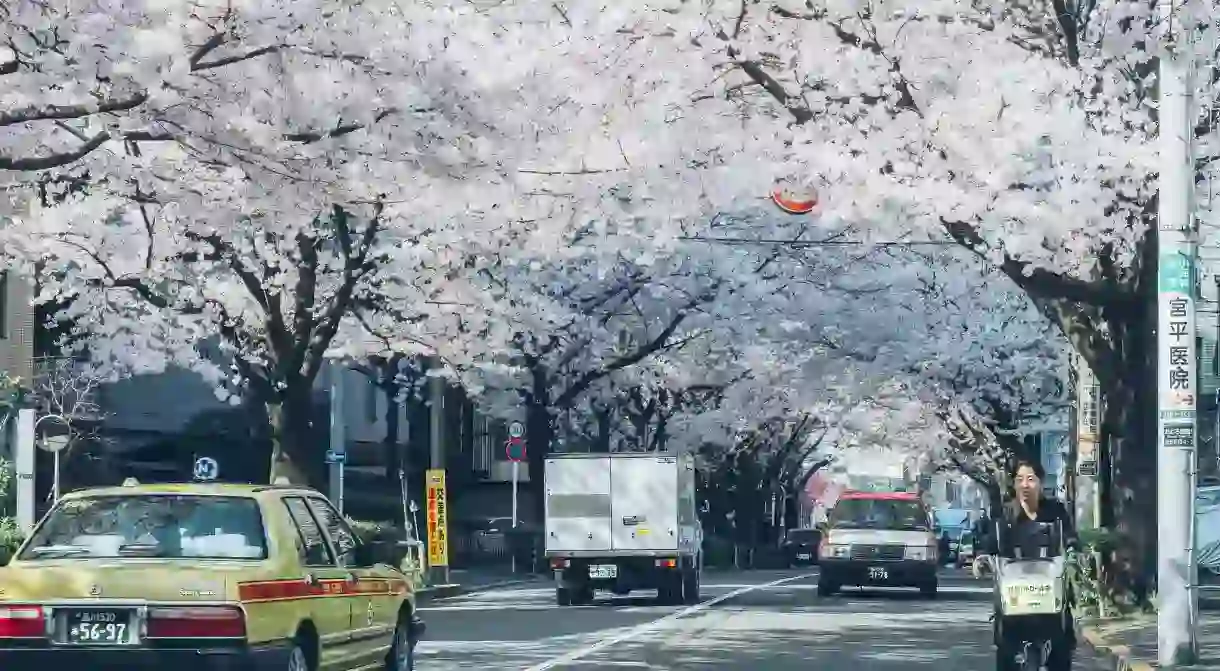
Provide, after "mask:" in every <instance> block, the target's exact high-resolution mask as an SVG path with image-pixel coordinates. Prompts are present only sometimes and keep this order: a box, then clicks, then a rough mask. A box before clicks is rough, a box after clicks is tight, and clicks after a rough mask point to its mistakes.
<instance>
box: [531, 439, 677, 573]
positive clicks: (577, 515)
mask: <svg viewBox="0 0 1220 671" xmlns="http://www.w3.org/2000/svg"><path fill="white" fill-rule="evenodd" d="M544 484H545V488H546V504H545V505H546V510H545V517H546V552H547V554H548V555H551V556H597V555H607V556H612V555H661V554H667V555H673V554H688V553H694V552H696V551H697V550H698V548H697V547H695V546H696V544H697V536H698V533H697V530H696V526H697V524H698V521H697V504H696V501H695V465H694V459H693V458H692V457H691V456H690V455H682V456H677V455H667V454H658V453H632V452H619V453H611V454H558V455H552V456H551V457H549V458H548V459H547V460H546V468H545V479H544Z"/></svg>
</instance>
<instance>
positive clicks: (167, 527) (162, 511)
mask: <svg viewBox="0 0 1220 671" xmlns="http://www.w3.org/2000/svg"><path fill="white" fill-rule="evenodd" d="M96 557H109V558H116V557H157V558H169V559H186V558H191V559H266V557H267V541H266V537H265V534H264V531H263V520H262V515H261V513H260V512H259V509H258V502H257V501H255V500H253V499H249V498H240V497H229V496H190V495H161V494H158V495H130V496H128V495H120V496H96V497H85V498H73V499H67V500H64V501H61V502H60V503H59V504H58V505H56V506H55V507H54V508H53V509H52V510H51V512H50V513H48V515H47V517H46V519H45V520H44V521H43V523H42V524H41V525H40V526H39V527H38V530H37V531H35V533H34V535H33V537H32V538H31V539H30V542H29V544H28V545H26V547H25V549H24V550H23V551H22V553H21V556H20V559H22V560H36V559H51V558H82V559H88V558H96Z"/></svg>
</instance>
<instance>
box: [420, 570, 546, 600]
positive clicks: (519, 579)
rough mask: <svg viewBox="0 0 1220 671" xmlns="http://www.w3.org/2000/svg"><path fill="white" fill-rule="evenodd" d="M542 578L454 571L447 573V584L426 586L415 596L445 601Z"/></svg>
mask: <svg viewBox="0 0 1220 671" xmlns="http://www.w3.org/2000/svg"><path fill="white" fill-rule="evenodd" d="M542 577H543V576H538V575H530V574H528V573H518V574H516V575H513V574H512V573H508V572H507V571H503V572H501V571H490V572H488V571H477V570H473V571H472V570H454V571H450V572H449V581H450V582H449V584H447V585H428V586H427V587H424V588H422V589H420V590H419V592H418V593H417V594H418V598H419V599H420V600H421V601H432V600H434V599H445V598H448V597H451V596H459V595H462V594H469V593H470V592H477V591H479V590H484V589H495V588H497V587H509V586H512V585H524V584H528V583H532V582H537V581H539V580H541V579H542Z"/></svg>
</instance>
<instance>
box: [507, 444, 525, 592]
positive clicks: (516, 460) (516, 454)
mask: <svg viewBox="0 0 1220 671" xmlns="http://www.w3.org/2000/svg"><path fill="white" fill-rule="evenodd" d="M507 449H508V458H509V459H510V460H512V462H513V531H514V533H513V542H512V545H511V552H510V553H509V554H510V555H512V571H513V573H514V574H516V573H517V548H518V547H520V544H519V542H518V540H517V534H516V533H515V532H516V530H517V512H518V495H519V492H520V488H521V460H522V459H524V458H525V426H524V425H523V424H521V422H513V423H512V424H509V425H508V446H507Z"/></svg>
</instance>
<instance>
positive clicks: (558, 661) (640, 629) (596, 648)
mask: <svg viewBox="0 0 1220 671" xmlns="http://www.w3.org/2000/svg"><path fill="white" fill-rule="evenodd" d="M808 577H809V576H807V575H794V576H789V577H787V578H780V579H779V580H772V581H771V582H766V583H762V584H758V585H747V586H745V587H742V588H740V589H735V590H733V591H732V592H729V593H728V594H721V595H720V596H718V597H716V598H714V599H708V600H707V601H704V602H701V603H697V604H695V605H693V606H688V607H686V608H683V609H682V610H679V611H677V612H674V613H670V614H669V615H666V616H665V617H662V618H657V619H655V620H652V621H651V622H645V623H644V624H641V625H638V626H636V627H633V628H631V629H628V630H627V631H624V632H622V633H619V634H617V635H615V636H611V637H609V638H604V639H602V640H600V641H598V642H597V643H594V644H593V645H589V646H585V647H583V648H577V649H576V650H572V651H571V652H568V653H566V654H563V655H560V656H559V657H555V658H552V659H548V660H547V661H545V662H542V663H541V664H536V665H534V666H531V667H529V668H528V669H525V670H524V671H548V670H549V669H553V668H555V667H557V666H562V665H564V664H571V663H572V662H575V661H578V660H581V659H584V658H585V657H588V656H589V655H592V654H593V653H595V652H601V651H602V650H605V649H606V648H611V647H614V646H616V645H618V644H619V643H623V642H624V641H630V640H631V639H633V638H635V637H637V636H640V635H642V634H649V633H652V632H653V631H656V630H657V629H660V628H661V627H663V626H665V625H667V624H669V623H670V622H673V621H674V620H680V619H682V618H684V617H686V616H687V615H694V614H695V613H699V612H702V611H704V610H707V609H708V608H711V607H712V606H715V605H716V604H718V603H721V602H722V601H728V600H729V599H732V598H734V597H738V596H741V595H742V594H745V593H747V592H753V591H755V590H760V589H767V588H768V587H775V586H777V585H782V584H784V583H788V582H792V581H794V580H804V579H805V578H808Z"/></svg>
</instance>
